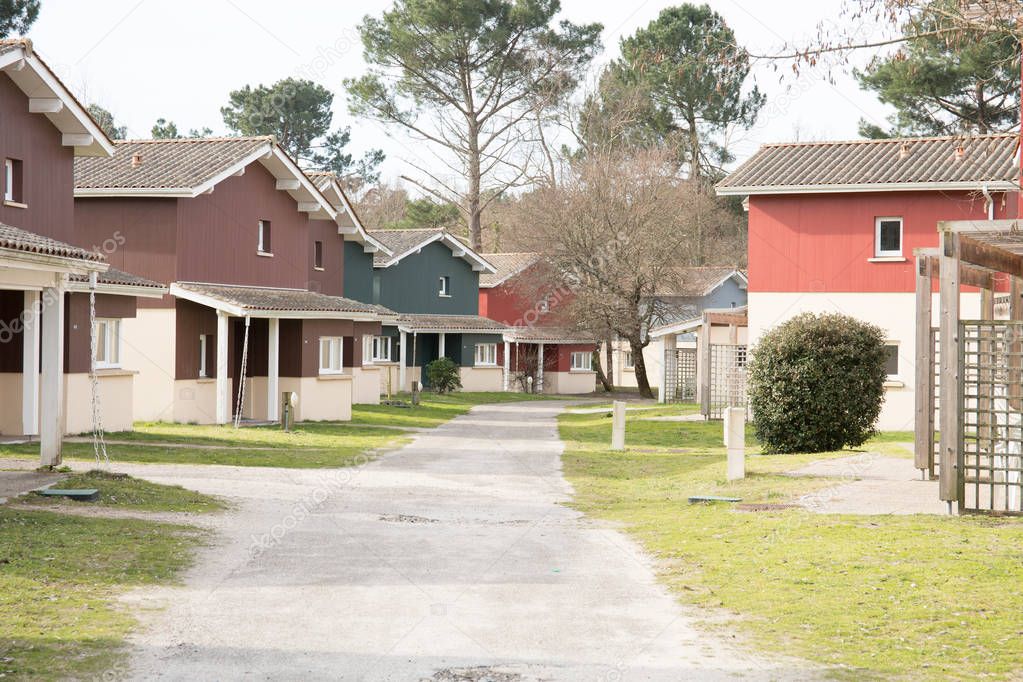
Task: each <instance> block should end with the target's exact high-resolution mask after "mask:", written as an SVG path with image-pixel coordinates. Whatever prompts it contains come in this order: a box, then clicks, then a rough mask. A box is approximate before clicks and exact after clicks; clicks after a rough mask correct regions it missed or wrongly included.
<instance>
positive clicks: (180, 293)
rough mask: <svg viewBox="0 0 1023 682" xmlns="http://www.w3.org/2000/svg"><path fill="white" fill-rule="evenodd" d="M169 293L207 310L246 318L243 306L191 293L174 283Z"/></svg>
mask: <svg viewBox="0 0 1023 682" xmlns="http://www.w3.org/2000/svg"><path fill="white" fill-rule="evenodd" d="M169 293H170V295H171V296H173V297H175V298H180V299H182V300H185V301H191V302H192V303H198V304H199V305H202V306H206V307H207V308H213V309H214V310H217V311H219V312H223V313H227V314H228V315H233V316H235V317H245V314H246V311H245V309H244V308H242V307H241V306H237V305H234V304H233V303H228V302H226V301H222V300H220V299H218V298H214V297H213V296H207V295H206V294H200V293H198V292H195V291H190V290H188V289H185V288H183V287H181V286H180V285H178V284H176V283H172V284H171V285H170V287H169Z"/></svg>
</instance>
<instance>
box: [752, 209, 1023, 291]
mask: <svg viewBox="0 0 1023 682" xmlns="http://www.w3.org/2000/svg"><path fill="white" fill-rule="evenodd" d="M994 196H995V217H996V218H1004V217H1009V216H1011V215H1013V213H1014V212H1015V205H1016V200H1015V197H1008V198H1006V197H1005V195H1004V194H1001V193H999V194H995V195H994ZM1006 199H1007V200H1006ZM1003 200H1004V205H1003ZM881 216H901V217H902V219H903V243H902V253H903V255H904V256H905V257H906V259H907V260H906V262H904V263H871V262H869V260H868V259H870V258H872V257H873V256H874V219H875V218H876V217H881ZM986 218H987V212H986V210H985V206H984V198H983V196H981V195H980V194H979V193H972V192H879V193H861V194H860V193H856V194H819V195H818V194H802V195H785V196H752V197H750V201H749V290H750V291H751V292H829V291H831V292H912V291H913V290H914V287H915V281H914V275H913V249H915V248H918V247H936V246H937V245H938V232H937V223H938V221H940V220H983V219H986Z"/></svg>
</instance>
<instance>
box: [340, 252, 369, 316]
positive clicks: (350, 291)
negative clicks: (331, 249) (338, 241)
mask: <svg viewBox="0 0 1023 682" xmlns="http://www.w3.org/2000/svg"><path fill="white" fill-rule="evenodd" d="M343 272H344V293H343V294H342V295H343V296H344V297H345V298H351V299H354V300H356V301H362V302H364V303H372V302H373V254H372V253H366V252H365V251H363V250H362V244H358V243H356V242H345V265H344V270H343Z"/></svg>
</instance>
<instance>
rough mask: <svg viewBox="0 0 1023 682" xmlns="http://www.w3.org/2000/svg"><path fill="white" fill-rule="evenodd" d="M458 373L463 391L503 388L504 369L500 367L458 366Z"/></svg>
mask: <svg viewBox="0 0 1023 682" xmlns="http://www.w3.org/2000/svg"><path fill="white" fill-rule="evenodd" d="M458 374H459V376H460V378H461V380H462V391H463V392H467V393H478V392H484V391H500V390H503V388H504V369H503V368H501V367H459V368H458Z"/></svg>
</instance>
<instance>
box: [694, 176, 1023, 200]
mask: <svg viewBox="0 0 1023 682" xmlns="http://www.w3.org/2000/svg"><path fill="white" fill-rule="evenodd" d="M985 188H987V190H988V191H989V192H1014V191H1016V190H1018V189H1019V185H1018V184H1016V183H1014V182H1010V181H1006V180H991V181H990V182H892V183H874V184H871V183H863V184H855V185H772V186H747V187H721V186H718V187H715V188H714V191H715V192H717V195H718V196H721V197H728V196H760V195H773V194H849V193H858V192H981V191H983V190H984V189H985Z"/></svg>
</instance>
